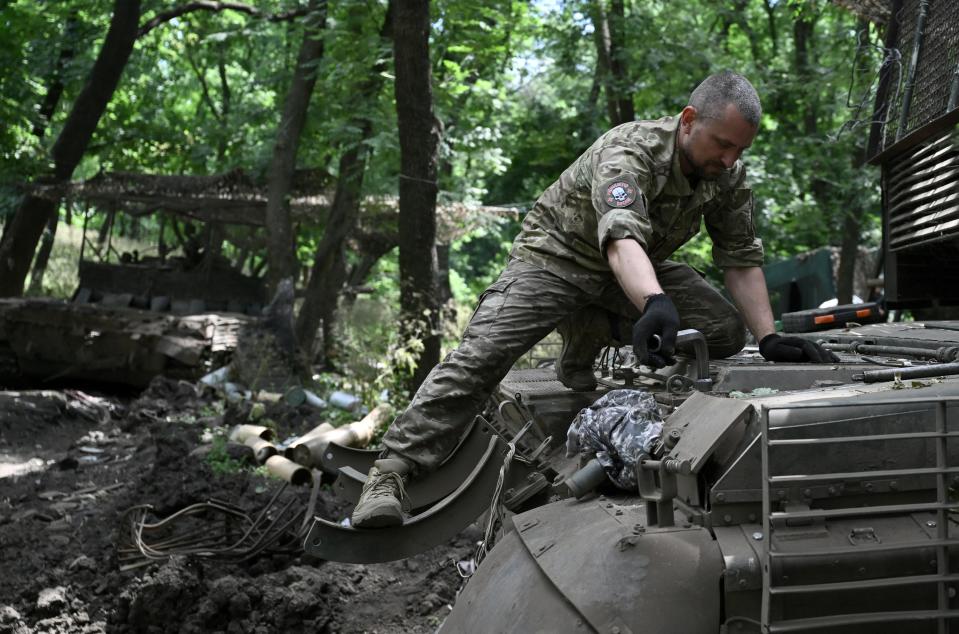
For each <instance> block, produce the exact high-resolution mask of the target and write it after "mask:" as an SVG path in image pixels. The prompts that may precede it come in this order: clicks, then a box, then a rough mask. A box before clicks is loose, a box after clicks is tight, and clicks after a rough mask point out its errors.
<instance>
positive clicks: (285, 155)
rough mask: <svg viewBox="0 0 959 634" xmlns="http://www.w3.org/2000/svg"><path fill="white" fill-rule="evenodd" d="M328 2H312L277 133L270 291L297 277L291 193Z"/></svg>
mask: <svg viewBox="0 0 959 634" xmlns="http://www.w3.org/2000/svg"><path fill="white" fill-rule="evenodd" d="M326 6H327V5H326V0H311V2H310V8H311V9H312V10H313V13H311V14H310V20H309V21H308V22H307V25H306V28H305V29H304V32H303V43H302V44H301V45H300V53H299V55H298V57H297V61H296V69H295V70H294V71H293V81H292V82H291V83H290V89H289V92H288V93H287V95H286V104H285V106H284V107H283V115H282V117H281V118H280V124H279V126H278V127H277V132H276V144H275V145H274V147H273V160H272V162H271V163H270V175H269V181H268V183H267V189H268V194H267V202H266V228H267V253H268V256H267V261H268V263H269V282H270V283H269V287H270V289H271V292H272V289H275V288H277V286H278V284H279V283H280V280H282V279H284V278H287V277H289V278H293V277H294V276H295V273H296V256H295V254H294V241H293V224H292V222H291V221H290V201H289V196H290V189H291V187H292V184H293V172H294V170H295V168H296V153H297V150H298V149H299V146H300V135H301V134H302V133H303V127H304V125H305V124H306V111H307V108H308V107H309V104H310V96H311V95H312V94H313V86H314V85H315V84H316V65H317V63H318V62H319V60H320V59H321V58H322V56H323V37H322V35H321V33H320V32H321V31H322V30H323V29H325V28H326Z"/></svg>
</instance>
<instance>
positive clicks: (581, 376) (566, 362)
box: [556, 306, 610, 392]
mask: <svg viewBox="0 0 959 634" xmlns="http://www.w3.org/2000/svg"><path fill="white" fill-rule="evenodd" d="M556 331H557V332H559V334H560V335H561V336H562V337H563V350H562V351H561V352H560V353H559V358H558V359H557V360H556V378H557V379H559V382H560V383H562V384H563V385H565V386H566V387H568V388H569V389H571V390H575V391H577V392H591V391H592V390H595V389H596V375H595V374H594V373H593V363H594V362H595V361H596V356H597V355H598V354H599V351H600V350H602V348H603V346H605V345H607V344H608V343H609V340H610V332H609V319H608V318H607V316H606V311H604V310H601V309H599V308H594V307H592V306H588V307H586V308H583V309H582V310H579V311H577V312H575V313H573V314H571V315H569V316H568V317H566V318H565V319H564V320H563V321H561V322H560V323H559V325H558V326H556Z"/></svg>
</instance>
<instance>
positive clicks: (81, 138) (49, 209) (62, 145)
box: [0, 0, 140, 297]
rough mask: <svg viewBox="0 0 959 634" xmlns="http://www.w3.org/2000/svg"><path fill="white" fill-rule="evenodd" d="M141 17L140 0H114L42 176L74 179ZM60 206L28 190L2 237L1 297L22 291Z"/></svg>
mask: <svg viewBox="0 0 959 634" xmlns="http://www.w3.org/2000/svg"><path fill="white" fill-rule="evenodd" d="M139 19H140V0H115V3H114V8H113V17H112V19H111V21H110V28H109V30H108V31H107V35H106V38H105V39H104V41H103V46H102V47H101V48H100V54H99V55H98V56H97V60H96V62H95V63H94V65H93V68H92V69H91V71H90V74H89V76H88V77H87V81H86V84H85V85H84V87H83V91H82V92H81V93H80V95H79V96H78V97H77V100H76V101H75V102H74V104H73V108H72V109H71V111H70V115H69V116H68V118H67V121H66V123H65V124H64V126H63V130H61V131H60V135H59V136H58V137H57V140H56V142H55V143H54V145H53V150H52V155H53V168H52V170H51V171H50V172H49V173H48V174H47V175H45V176H44V177H42V178H40V179H38V181H42V182H45V183H50V184H57V183H65V182H67V181H69V180H70V177H71V176H72V174H73V171H74V169H76V167H77V165H78V164H79V162H80V159H81V158H82V157H83V153H84V152H85V151H86V148H87V145H88V144H89V142H90V138H91V137H92V136H93V132H94V130H96V127H97V123H98V122H99V121H100V117H101V115H102V114H103V112H104V110H105V109H106V106H107V103H109V101H110V98H111V97H112V96H113V91H114V90H115V89H116V87H117V84H119V82H120V77H121V75H122V74H123V69H124V67H125V66H126V63H127V60H128V59H129V58H130V54H131V53H132V52H133V44H134V42H135V41H136V37H137V28H138V25H139ZM58 206H59V200H52V199H49V198H41V197H39V196H36V195H33V194H27V195H26V196H24V198H23V200H22V202H21V203H20V204H19V206H18V207H17V210H16V212H15V213H14V215H13V218H12V219H11V220H10V221H9V223H8V224H7V226H6V227H5V231H4V234H3V239H2V240H0V297H10V296H12V295H19V294H21V293H22V292H23V283H24V280H25V279H26V276H27V272H28V270H29V268H30V262H31V260H32V259H33V252H34V250H35V249H36V247H37V242H38V241H39V240H40V235H41V233H42V232H43V228H44V226H45V225H46V224H47V220H48V219H49V218H50V216H51V215H52V214H54V213H56V210H57V207H58Z"/></svg>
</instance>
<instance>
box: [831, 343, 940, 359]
mask: <svg viewBox="0 0 959 634" xmlns="http://www.w3.org/2000/svg"><path fill="white" fill-rule="evenodd" d="M823 347H824V348H826V349H827V350H838V351H841V352H854V353H856V354H883V355H902V356H906V357H919V358H922V359H936V360H937V361H942V362H944V363H947V362H950V361H955V360H957V359H959V346H943V347H941V348H935V349H933V348H916V347H911V346H881V345H876V344H866V343H826V344H823Z"/></svg>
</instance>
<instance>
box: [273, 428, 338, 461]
mask: <svg viewBox="0 0 959 634" xmlns="http://www.w3.org/2000/svg"><path fill="white" fill-rule="evenodd" d="M334 429H336V428H335V427H333V425H330V424H329V423H320V424H319V425H317V426H316V427H314V428H313V429H311V430H310V431H308V432H306V433H305V434H303V435H302V436H300V437H299V438H297V439H296V442H295V443H294V444H292V445H290V446H289V447H287V448H286V449H284V450H283V455H284V456H286V457H287V458H289V459H290V460H293V459H294V458H293V454H294V451H296V448H297V447H298V446H299V445H302V444H303V443H305V442H306V441H307V440H309V439H310V438H314V437H316V436H322V435H323V434H326V433H328V432H331V431H333V430H334Z"/></svg>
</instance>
